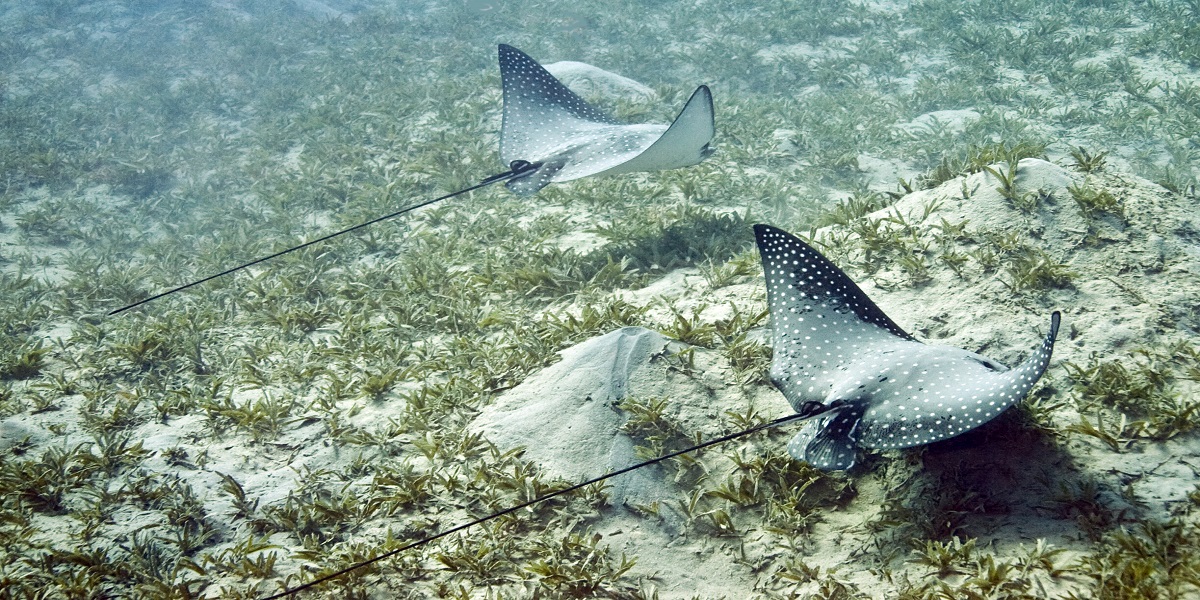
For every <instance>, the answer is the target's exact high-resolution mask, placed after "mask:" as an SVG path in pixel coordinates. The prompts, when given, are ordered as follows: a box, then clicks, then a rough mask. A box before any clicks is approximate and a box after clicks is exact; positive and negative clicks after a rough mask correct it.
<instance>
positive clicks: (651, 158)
mask: <svg viewBox="0 0 1200 600" xmlns="http://www.w3.org/2000/svg"><path fill="white" fill-rule="evenodd" d="M716 134H717V127H716V122H715V120H714V117H713V98H712V92H711V91H709V89H708V86H706V85H702V86H700V87H698V88H696V91H695V92H692V97H691V98H690V99H688V102H687V104H685V105H684V107H683V110H682V111H680V112H679V116H677V117H675V121H674V122H672V123H671V126H670V127H668V128H667V130H666V131H665V132H663V134H662V136H660V137H659V138H658V139H657V140H655V141H654V143H653V144H650V147H649V148H646V150H644V151H643V152H642V153H641V154H639V155H637V156H636V157H634V158H633V159H632V160H630V161H629V162H628V163H626V164H625V165H622V167H621V170H627V171H665V170H667V169H679V168H682V167H690V166H692V165H695V164H699V163H700V161H702V160H704V159H705V158H707V157H708V156H709V155H711V154H712V153H713V147H712V146H711V145H710V143H711V142H712V139H713V137H714V136H716Z"/></svg>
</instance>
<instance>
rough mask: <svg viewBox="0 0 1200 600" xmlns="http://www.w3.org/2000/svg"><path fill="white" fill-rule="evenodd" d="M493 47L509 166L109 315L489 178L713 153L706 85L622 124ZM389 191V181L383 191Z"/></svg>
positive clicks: (514, 179) (610, 169)
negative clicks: (661, 119)
mask: <svg viewBox="0 0 1200 600" xmlns="http://www.w3.org/2000/svg"><path fill="white" fill-rule="evenodd" d="M498 52H499V62H500V79H501V87H502V88H503V102H502V104H503V108H502V112H503V120H502V124H501V127H500V159H501V161H503V162H504V163H505V164H507V165H508V167H509V168H508V170H507V171H504V172H502V173H497V174H495V175H491V176H488V177H485V178H484V179H482V180H481V181H480V182H479V183H477V184H475V185H473V186H471V187H468V188H465V189H462V190H458V191H456V192H452V193H449V194H446V195H444V196H440V197H437V198H434V199H432V200H425V201H423V202H418V203H416V204H412V205H410V206H406V207H404V208H402V209H400V210H397V211H395V212H393V213H390V214H387V215H384V216H382V217H377V218H375V219H371V220H369V221H366V222H363V223H360V224H358V225H354V226H352V227H349V228H346V229H343V230H341V231H337V232H334V233H331V234H328V235H325V236H322V237H319V238H317V239H314V240H310V241H308V242H305V243H303V244H299V245H297V246H293V247H291V248H287V249H285V250H281V251H279V252H275V253H274V254H270V255H268V256H264V257H261V258H257V259H255V260H252V261H250V262H247V263H243V264H241V265H238V266H235V267H232V268H229V269H226V270H224V271H221V272H219V273H216V274H213V275H209V276H207V277H204V278H201V279H198V280H195V281H191V282H189V283H186V284H184V285H180V286H178V287H175V288H171V289H169V290H166V291H164V292H160V293H157V294H154V295H152V296H149V297H147V298H143V299H141V300H139V301H137V302H133V303H130V304H127V305H125V306H122V307H120V308H116V309H113V310H112V311H109V313H108V316H113V315H117V314H120V313H123V312H125V311H127V310H130V309H133V308H136V307H138V306H142V305H144V304H146V303H148V302H152V301H154V300H157V299H159V298H162V297H165V296H169V295H171V294H174V293H176V292H181V291H184V290H187V289H189V288H192V287H194V286H197V285H200V284H202V283H205V282H208V281H212V280H214V279H218V278H220V277H223V276H225V275H229V274H231V273H235V272H237V271H240V270H242V269H246V268H248V267H252V266H254V265H257V264H260V263H263V262H266V261H269V260H271V259H273V258H276V257H279V256H283V255H284V254H288V253H291V252H294V251H296V250H300V249H303V248H307V247H309V246H312V245H315V244H319V243H321V242H324V241H327V240H330V239H332V238H335V237H338V236H341V235H343V234H346V233H350V232H353V231H357V230H360V229H363V228H365V227H368V226H370V225H374V224H375V223H379V222H380V221H386V220H388V219H392V218H395V217H397V216H400V215H403V214H405V213H408V212H411V211H414V210H416V209H418V208H422V207H425V206H429V205H431V204H434V203H436V202H440V201H442V200H447V199H449V198H453V197H455V196H460V195H462V194H466V193H468V192H472V191H475V190H478V189H481V188H484V187H487V186H489V185H492V184H494V183H499V182H502V181H503V182H504V183H505V187H506V188H508V189H509V191H511V192H513V193H515V194H517V195H518V196H532V195H533V194H536V193H537V192H538V191H539V190H541V189H542V188H544V187H546V186H547V185H549V184H551V183H556V182H565V181H572V180H575V179H580V178H583V177H588V176H591V175H616V174H620V173H633V172H639V171H662V170H668V169H678V168H683V167H690V166H692V165H696V164H699V163H700V162H701V161H703V160H704V159H705V158H707V157H708V156H709V155H711V154H712V152H713V147H712V145H711V142H712V139H713V137H714V136H715V135H716V126H715V122H714V116H713V100H712V92H710V91H709V89H708V86H704V85H701V86H699V87H697V88H696V90H695V91H694V92H693V93H692V96H691V98H689V99H688V101H687V104H685V105H684V107H683V109H682V110H681V111H680V112H679V115H678V116H677V117H676V118H675V120H674V121H673V122H672V123H671V124H670V125H647V124H624V123H621V122H619V121H617V120H616V119H613V118H612V117H610V116H608V115H607V113H605V112H604V111H602V110H600V109H599V108H596V107H595V106H592V105H591V104H589V103H588V102H587V101H586V100H584V99H583V98H581V97H580V96H579V95H578V94H576V93H575V92H572V91H571V90H570V89H569V88H567V86H565V85H563V84H562V82H560V81H558V80H557V79H555V77H554V76H553V75H552V74H550V72H549V71H547V70H546V69H545V68H544V67H543V66H542V65H540V64H538V62H537V61H535V60H533V58H531V57H530V56H529V55H527V54H525V53H524V52H522V51H520V50H518V49H516V48H514V47H512V46H509V45H507V44H500V46H499V51H498ZM390 192H391V188H389V198H390ZM386 200H387V199H385V201H386Z"/></svg>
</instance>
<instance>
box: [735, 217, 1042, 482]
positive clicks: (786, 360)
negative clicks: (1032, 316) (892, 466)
mask: <svg viewBox="0 0 1200 600" xmlns="http://www.w3.org/2000/svg"><path fill="white" fill-rule="evenodd" d="M754 232H755V236H756V238H757V242H758V248H759V252H760V254H761V255H762V262H763V274H764V276H765V277H766V282H767V303H768V305H769V307H770V311H771V330H772V343H773V347H774V352H775V355H774V358H773V359H772V361H771V380H772V382H774V383H775V385H776V387H778V388H779V390H780V391H781V392H783V395H784V396H785V397H786V398H787V399H788V401H789V402H790V403H791V404H792V407H793V408H795V409H796V410H799V407H800V406H802V405H804V404H805V403H806V402H811V401H818V402H821V403H823V404H824V405H826V406H829V407H830V408H831V409H834V410H831V411H830V412H828V413H825V414H823V415H822V416H820V417H817V418H815V419H813V420H812V421H809V422H808V423H806V424H805V426H804V428H802V429H801V431H800V433H798V434H797V435H796V437H795V438H794V439H793V440H792V441H791V443H789V444H788V451H789V452H790V453H791V455H792V456H793V457H795V458H797V459H801V460H807V461H808V462H810V463H811V464H813V466H816V467H818V468H821V469H846V468H849V467H850V466H852V465H853V464H854V455H855V452H856V448H857V447H863V448H875V449H885V448H907V447H911V446H919V445H922V444H928V443H930V442H934V441H938V440H943V439H946V438H950V437H954V436H956V435H958V434H960V433H963V432H965V431H969V430H971V429H974V428H975V427H978V426H979V425H982V424H983V423H986V422H988V421H990V420H991V419H993V418H994V417H996V415H999V414H1000V413H1001V412H1003V411H1004V410H1005V409H1006V408H1008V407H1009V406H1012V405H1013V404H1016V403H1017V402H1019V401H1020V400H1021V399H1022V398H1024V397H1025V395H1026V394H1027V393H1029V390H1030V389H1032V388H1033V385H1034V383H1036V382H1037V380H1038V379H1039V378H1040V377H1041V376H1042V373H1044V372H1045V370H1046V366H1047V365H1048V364H1049V362H1050V355H1051V352H1052V351H1053V349H1054V340H1055V338H1056V337H1057V335H1058V326H1059V322H1060V316H1059V313H1058V312H1055V313H1053V315H1052V316H1051V326H1050V333H1049V334H1047V336H1046V338H1045V340H1044V341H1043V342H1042V344H1041V346H1040V347H1039V348H1038V349H1036V350H1035V351H1034V353H1033V355H1032V356H1030V357H1029V358H1028V359H1027V360H1026V361H1025V362H1024V363H1022V364H1021V365H1020V366H1018V367H1017V368H1015V369H1012V370H1008V369H1007V368H1006V367H1004V366H1003V365H999V364H997V363H995V362H994V361H992V360H990V359H988V358H986V357H983V356H980V355H978V354H975V353H973V352H968V351H966V350H962V349H958V348H950V347H946V346H927V345H925V344H922V343H921V342H918V341H916V340H915V339H913V338H912V336H910V335H908V334H907V333H905V332H904V330H903V329H901V328H900V327H899V326H897V325H896V324H895V323H894V322H893V321H892V320H891V319H889V318H888V317H887V315H885V314H884V313H883V311H881V310H879V308H878V307H877V306H875V303H874V302H872V301H871V300H870V298H868V297H867V296H866V294H864V293H863V292H862V290H861V289H859V287H858V286H857V285H855V284H854V282H852V281H850V278H849V277H847V276H846V274H845V273H843V272H842V271H841V270H840V269H838V268H837V267H836V266H834V264H833V263H831V262H830V261H829V260H828V259H826V258H825V257H824V256H821V254H820V253H818V252H817V251H816V250H814V249H812V248H811V247H809V246H808V245H806V244H805V243H804V242H802V241H800V240H799V239H798V238H796V237H795V236H792V235H791V234H788V233H787V232H785V231H783V230H780V229H777V228H774V227H771V226H769V225H756V226H755V227H754ZM839 406H845V408H843V409H840V410H838V409H837V407H839Z"/></svg>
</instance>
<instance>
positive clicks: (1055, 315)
mask: <svg viewBox="0 0 1200 600" xmlns="http://www.w3.org/2000/svg"><path fill="white" fill-rule="evenodd" d="M1061 323H1062V313H1061V312H1059V311H1057V310H1056V311H1054V312H1052V313H1050V335H1049V336H1047V337H1049V338H1050V341H1054V340H1057V339H1058V326H1059V325H1060V324H1061Z"/></svg>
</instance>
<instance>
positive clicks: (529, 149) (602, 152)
mask: <svg viewBox="0 0 1200 600" xmlns="http://www.w3.org/2000/svg"><path fill="white" fill-rule="evenodd" d="M500 79H501V85H502V87H503V89H504V119H503V124H502V125H501V127H500V160H502V161H504V162H505V163H506V164H510V165H511V164H512V163H513V162H514V161H522V162H524V163H529V164H532V165H537V167H536V168H534V169H530V170H528V171H526V172H523V173H521V174H519V175H516V176H514V177H511V178H509V179H508V181H507V183H505V187H507V188H508V189H509V190H512V191H513V192H514V193H517V194H520V195H523V196H524V195H530V194H534V193H536V192H537V191H538V190H540V189H542V188H543V187H546V186H547V185H549V184H550V183H554V182H560V181H571V180H572V179H579V178H581V177H587V176H589V175H612V174H617V173H633V172H637V171H660V170H665V169H677V168H681V167H690V166H692V165H695V164H699V163H700V161H702V160H704V159H705V158H706V157H707V156H708V155H709V154H712V150H713V149H712V146H711V145H710V143H711V142H712V139H713V136H714V135H715V134H716V126H715V124H714V121H713V101H712V93H711V92H710V91H709V89H708V86H703V85H702V86H700V87H698V88H696V91H695V92H693V93H692V97H691V98H690V99H689V100H688V101H687V104H685V105H684V107H683V110H682V111H680V113H679V116H677V117H676V118H675V121H674V122H673V123H671V125H670V126H667V125H645V124H634V125H629V124H623V123H620V122H619V121H617V120H615V119H613V118H612V117H609V116H608V115H607V114H605V113H604V112H603V111H601V110H600V109H598V108H596V107H594V106H592V105H590V104H588V103H587V102H586V101H584V99H583V98H580V97H579V96H578V95H577V94H576V93H575V92H572V91H571V90H570V89H567V86H565V85H563V84H562V83H561V82H559V81H558V80H557V79H555V78H554V76H553V75H551V74H550V72H549V71H547V70H546V69H545V68H543V67H542V65H539V64H538V63H537V61H535V60H533V59H532V58H530V57H529V55H528V54H525V53H524V52H521V51H520V50H517V49H516V48H513V47H512V46H509V45H506V44H500Z"/></svg>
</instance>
